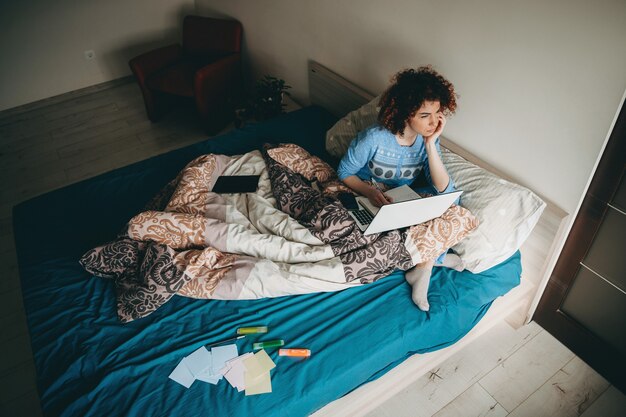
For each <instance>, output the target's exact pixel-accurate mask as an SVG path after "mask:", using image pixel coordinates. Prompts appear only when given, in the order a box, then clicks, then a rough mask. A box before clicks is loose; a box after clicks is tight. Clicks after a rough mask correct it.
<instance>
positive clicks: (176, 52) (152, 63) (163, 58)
mask: <svg viewBox="0 0 626 417" xmlns="http://www.w3.org/2000/svg"><path fill="white" fill-rule="evenodd" d="M182 57H183V47H182V46H180V45H178V44H173V45H168V46H164V47H162V48H158V49H155V50H152V51H150V52H146V53H145V54H141V55H139V56H137V57H135V58H133V59H131V60H130V61H129V62H128V65H130V68H131V70H132V71H133V74H135V76H136V77H137V80H138V81H139V83H140V84H141V85H142V86H143V84H144V82H145V80H146V77H148V76H150V74H152V73H154V72H155V71H158V70H160V69H161V68H163V67H165V66H167V65H170V64H173V63H174V62H176V61H178V60H180V59H181V58H182Z"/></svg>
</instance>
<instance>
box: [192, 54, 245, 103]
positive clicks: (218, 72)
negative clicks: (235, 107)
mask: <svg viewBox="0 0 626 417" xmlns="http://www.w3.org/2000/svg"><path fill="white" fill-rule="evenodd" d="M241 79H242V73H241V54H239V53H236V54H232V55H228V56H226V57H224V58H222V59H219V60H217V61H215V62H212V63H210V64H208V65H206V66H204V67H202V68H200V69H199V70H198V71H196V74H195V78H194V90H195V92H196V105H197V107H198V109H199V110H200V113H201V114H204V115H206V114H208V113H209V112H210V111H211V110H213V109H215V108H216V107H217V106H219V105H223V104H225V101H226V98H227V95H228V93H229V92H231V91H232V90H233V89H235V88H239V86H240V84H241Z"/></svg>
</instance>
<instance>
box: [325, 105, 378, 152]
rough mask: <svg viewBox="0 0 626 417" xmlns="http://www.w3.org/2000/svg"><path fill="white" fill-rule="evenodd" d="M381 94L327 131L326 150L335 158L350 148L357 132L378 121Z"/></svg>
mask: <svg viewBox="0 0 626 417" xmlns="http://www.w3.org/2000/svg"><path fill="white" fill-rule="evenodd" d="M379 101H380V96H378V97H376V98H374V99H373V100H372V101H370V102H369V103H367V104H364V105H363V106H361V107H359V108H358V109H356V110H354V111H352V112H350V113H348V114H347V115H346V116H345V117H343V118H342V119H340V120H339V121H338V122H337V123H335V125H334V126H333V127H331V128H330V129H329V130H328V131H327V132H326V150H327V151H328V153H329V154H331V155H332V156H334V157H335V158H341V157H343V155H344V154H345V153H346V151H347V150H348V146H349V145H350V142H352V139H354V138H356V135H357V133H359V132H361V131H362V130H365V129H366V128H367V127H369V126H371V125H373V124H374V123H376V119H377V118H378V112H379V111H380V107H379V106H378V102H379Z"/></svg>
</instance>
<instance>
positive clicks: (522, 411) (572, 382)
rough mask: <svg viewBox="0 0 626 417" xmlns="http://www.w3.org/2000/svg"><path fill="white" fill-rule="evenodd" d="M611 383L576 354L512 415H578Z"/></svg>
mask: <svg viewBox="0 0 626 417" xmlns="http://www.w3.org/2000/svg"><path fill="white" fill-rule="evenodd" d="M608 387H609V383H608V382H607V381H606V380H605V379H604V378H602V377H601V376H600V375H599V374H598V373H597V372H595V371H594V370H593V369H591V368H590V367H589V366H588V365H587V364H586V363H585V362H583V361H582V360H581V359H579V358H577V357H574V358H573V359H572V360H571V361H569V362H568V363H567V365H565V366H564V367H563V368H562V369H561V370H560V371H558V372H557V373H556V374H555V375H554V376H553V377H552V378H550V379H549V380H548V381H546V382H545V383H544V384H543V385H542V386H541V388H539V389H538V390H537V391H535V392H534V393H533V394H532V395H531V396H530V397H528V398H527V399H526V400H525V401H524V402H523V403H521V404H520V405H519V406H518V407H517V408H515V409H514V410H513V411H512V412H511V414H509V415H510V417H526V416H533V417H570V416H571V417H576V416H578V415H580V414H582V413H583V412H584V411H585V410H586V409H587V408H589V406H590V405H591V404H592V403H593V402H594V401H595V400H596V399H597V398H598V397H599V396H600V394H602V393H603V392H604V391H606V389H607V388H608Z"/></svg>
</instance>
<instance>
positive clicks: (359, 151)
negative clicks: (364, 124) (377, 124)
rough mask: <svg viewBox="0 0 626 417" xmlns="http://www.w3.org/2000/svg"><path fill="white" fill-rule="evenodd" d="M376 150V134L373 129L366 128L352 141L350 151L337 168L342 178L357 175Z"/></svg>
mask: <svg viewBox="0 0 626 417" xmlns="http://www.w3.org/2000/svg"><path fill="white" fill-rule="evenodd" d="M375 151H376V135H375V134H373V130H372V129H366V130H364V131H363V132H361V133H359V134H358V135H357V137H356V138H355V139H353V140H352V142H350V146H349V147H348V151H347V152H346V154H345V155H344V156H343V158H342V159H341V162H340V163H339V167H338V168H337V175H338V176H339V179H340V180H342V181H343V180H344V179H346V178H348V177H350V176H352V175H357V174H358V172H359V171H361V169H363V167H364V166H366V165H367V162H368V161H369V160H370V159H371V158H372V156H373V155H374V152H375Z"/></svg>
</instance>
